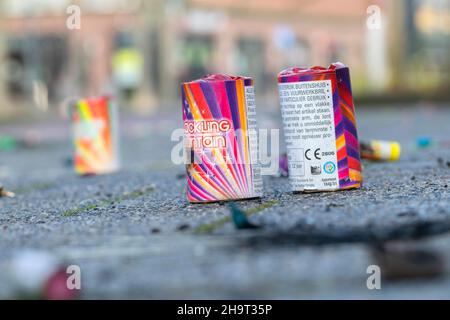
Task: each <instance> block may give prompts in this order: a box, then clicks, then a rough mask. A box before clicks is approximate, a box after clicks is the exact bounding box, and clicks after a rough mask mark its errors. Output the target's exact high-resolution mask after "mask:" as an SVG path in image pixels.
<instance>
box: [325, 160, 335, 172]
mask: <svg viewBox="0 0 450 320" xmlns="http://www.w3.org/2000/svg"><path fill="white" fill-rule="evenodd" d="M323 170H324V171H325V172H326V173H328V174H332V173H333V172H334V171H336V165H335V164H334V162H331V161H329V162H327V163H325V164H324V165H323Z"/></svg>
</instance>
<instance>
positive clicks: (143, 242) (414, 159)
mask: <svg viewBox="0 0 450 320" xmlns="http://www.w3.org/2000/svg"><path fill="white" fill-rule="evenodd" d="M447 107H448V106H447ZM259 117H260V119H259V120H260V127H264V128H276V127H277V126H278V122H277V121H278V120H273V119H279V114H278V113H273V112H260V114H259ZM358 122H359V135H360V137H361V138H362V139H366V140H367V139H371V138H379V139H392V140H398V141H400V142H401V143H402V148H403V150H402V151H403V154H402V158H401V160H400V161H398V162H394V163H369V162H365V163H364V179H365V181H364V187H363V188H362V189H361V190H352V191H341V192H328V193H313V194H293V193H291V192H289V185H288V180H287V179H286V178H282V177H265V179H264V190H265V194H264V197H263V198H262V199H260V200H250V201H241V202H239V203H238V205H239V206H240V207H241V208H242V209H244V210H246V211H247V212H249V213H251V215H250V216H249V219H250V220H251V222H253V223H254V224H257V225H259V226H261V228H259V229H256V230H248V231H247V230H236V229H235V228H234V227H233V225H232V224H231V222H230V219H229V210H228V207H227V205H226V204H221V203H215V204H207V205H201V204H196V205H190V204H188V203H187V202H186V200H185V197H184V187H185V178H184V176H183V174H184V168H183V167H182V166H179V165H174V164H172V163H171V161H170V151H171V147H172V146H174V145H175V142H171V140H170V134H171V131H172V129H174V128H176V127H179V126H180V125H181V120H179V114H176V113H173V114H171V113H165V114H163V115H159V116H153V117H148V118H142V119H127V121H124V123H123V124H122V129H123V130H122V132H124V135H123V137H122V154H123V159H122V162H123V169H122V171H120V172H119V173H116V174H112V175H107V176H95V177H86V178H81V177H77V176H75V175H74V173H73V172H72V170H71V168H70V167H69V166H67V158H68V157H70V153H71V144H70V141H68V135H69V132H68V130H67V128H66V127H65V124H64V123H59V124H54V125H52V131H51V135H46V133H45V132H46V131H45V128H46V126H42V125H41V126H36V127H35V128H34V129H33V130H34V132H40V135H41V136H42V137H43V138H44V142H43V143H42V144H40V145H38V146H36V147H35V148H31V149H30V148H28V149H17V150H15V151H9V152H2V153H0V181H1V182H2V183H3V184H4V186H5V187H7V189H9V190H12V191H14V192H15V193H16V197H15V198H0V297H1V298H10V297H13V289H14V283H13V281H12V280H11V276H10V275H11V270H10V269H9V263H10V261H11V259H12V258H13V257H14V255H15V254H16V253H17V252H20V251H22V250H24V249H37V250H42V251H46V252H51V253H52V254H54V255H55V256H56V257H58V258H60V259H63V260H65V261H67V262H68V263H71V264H78V265H80V267H81V270H82V286H83V290H82V296H83V298H87V299H90V298H286V299H291V298H294V299H295V298H307V299H309V298H330V299H334V298H387V299H391V298H392V299H396V298H450V290H449V284H450V233H449V232H447V231H449V230H450V191H449V186H448V185H449V183H450V167H449V165H448V164H447V161H450V145H449V141H450V139H449V138H448V137H449V133H450V127H449V126H448V123H449V122H450V108H442V107H438V106H434V105H428V104H421V105H416V106H408V107H392V106H391V108H386V107H383V108H378V109H365V108H361V109H360V110H358ZM27 130H29V129H27ZM2 131H4V132H14V133H21V132H25V129H23V128H21V127H20V126H19V127H18V126H9V127H7V128H3V129H2ZM2 131H0V132H2ZM55 132H59V133H58V134H57V136H55ZM419 135H427V136H430V137H432V138H433V141H435V144H434V145H432V146H431V147H430V148H427V149H425V150H419V149H417V148H416V147H415V139H416V137H417V136H419ZM417 238H420V239H417ZM388 240H396V242H395V243H401V244H404V243H406V244H407V245H408V246H412V247H413V248H415V247H416V246H417V247H420V248H425V249H426V250H434V251H433V252H436V255H438V256H439V258H440V259H441V260H442V263H443V271H442V272H441V273H440V276H439V277H438V278H432V279H429V278H420V277H419V278H417V279H409V278H407V279H404V280H403V281H394V280H388V279H383V283H382V289H381V290H368V289H367V286H366V280H367V277H368V275H367V273H366V269H367V267H368V266H369V265H372V264H379V261H378V260H377V259H376V257H375V255H373V250H374V248H375V247H377V246H380V245H382V246H386V245H387V246H389V245H390V244H391V243H394V242H389V243H388V242H387V241H388ZM395 243H394V244H395ZM382 272H383V270H382Z"/></svg>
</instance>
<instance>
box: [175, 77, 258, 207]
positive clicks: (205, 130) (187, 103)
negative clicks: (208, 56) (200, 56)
mask: <svg viewBox="0 0 450 320" xmlns="http://www.w3.org/2000/svg"><path fill="white" fill-rule="evenodd" d="M181 96H182V109H183V121H184V132H185V139H184V153H185V156H186V171H187V192H186V194H187V198H188V200H189V201H190V202H215V201H226V200H238V199H248V198H256V197H260V196H261V195H262V179H261V168H260V166H259V160H258V139H257V133H256V130H257V122H256V106H255V94H254V88H253V80H252V79H251V78H245V77H236V76H228V75H222V74H215V75H209V76H206V77H203V78H201V79H199V80H195V81H191V82H186V83H183V84H182V85H181Z"/></svg>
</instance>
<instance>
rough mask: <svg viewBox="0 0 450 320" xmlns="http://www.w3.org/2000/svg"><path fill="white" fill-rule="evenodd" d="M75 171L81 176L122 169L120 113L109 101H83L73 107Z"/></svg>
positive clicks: (107, 99) (105, 98) (99, 99)
mask: <svg viewBox="0 0 450 320" xmlns="http://www.w3.org/2000/svg"><path fill="white" fill-rule="evenodd" d="M71 119H72V124H73V141H74V145H75V154H74V167H75V171H76V172H77V173H78V174H80V175H91V174H105V173H111V172H114V171H116V170H118V168H119V159H118V138H117V134H118V132H117V110H116V107H115V105H114V104H113V103H112V101H111V99H110V98H109V97H100V98H95V99H81V100H78V101H76V102H75V103H73V104H72V106H71Z"/></svg>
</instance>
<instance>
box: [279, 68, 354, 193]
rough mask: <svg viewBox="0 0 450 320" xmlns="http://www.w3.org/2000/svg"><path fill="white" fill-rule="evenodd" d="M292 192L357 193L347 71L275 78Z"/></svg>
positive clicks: (291, 72) (293, 72)
mask: <svg viewBox="0 0 450 320" xmlns="http://www.w3.org/2000/svg"><path fill="white" fill-rule="evenodd" d="M278 88H279V94H280V105H281V115H282V118H283V127H284V136H285V140H286V147H287V155H288V164H289V180H290V182H291V187H292V191H305V192H308V191H331V190H340V189H351V188H359V187H360V186H361V183H362V174H361V157H360V151H359V142H358V134H357V130H356V115H355V108H354V105H353V96H352V91H351V85H350V73H349V69H348V67H346V66H345V65H343V64H342V63H339V62H337V63H333V64H331V65H330V66H329V67H328V68H323V67H312V68H307V69H304V68H290V69H287V70H284V71H282V72H281V73H280V74H279V75H278Z"/></svg>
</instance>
